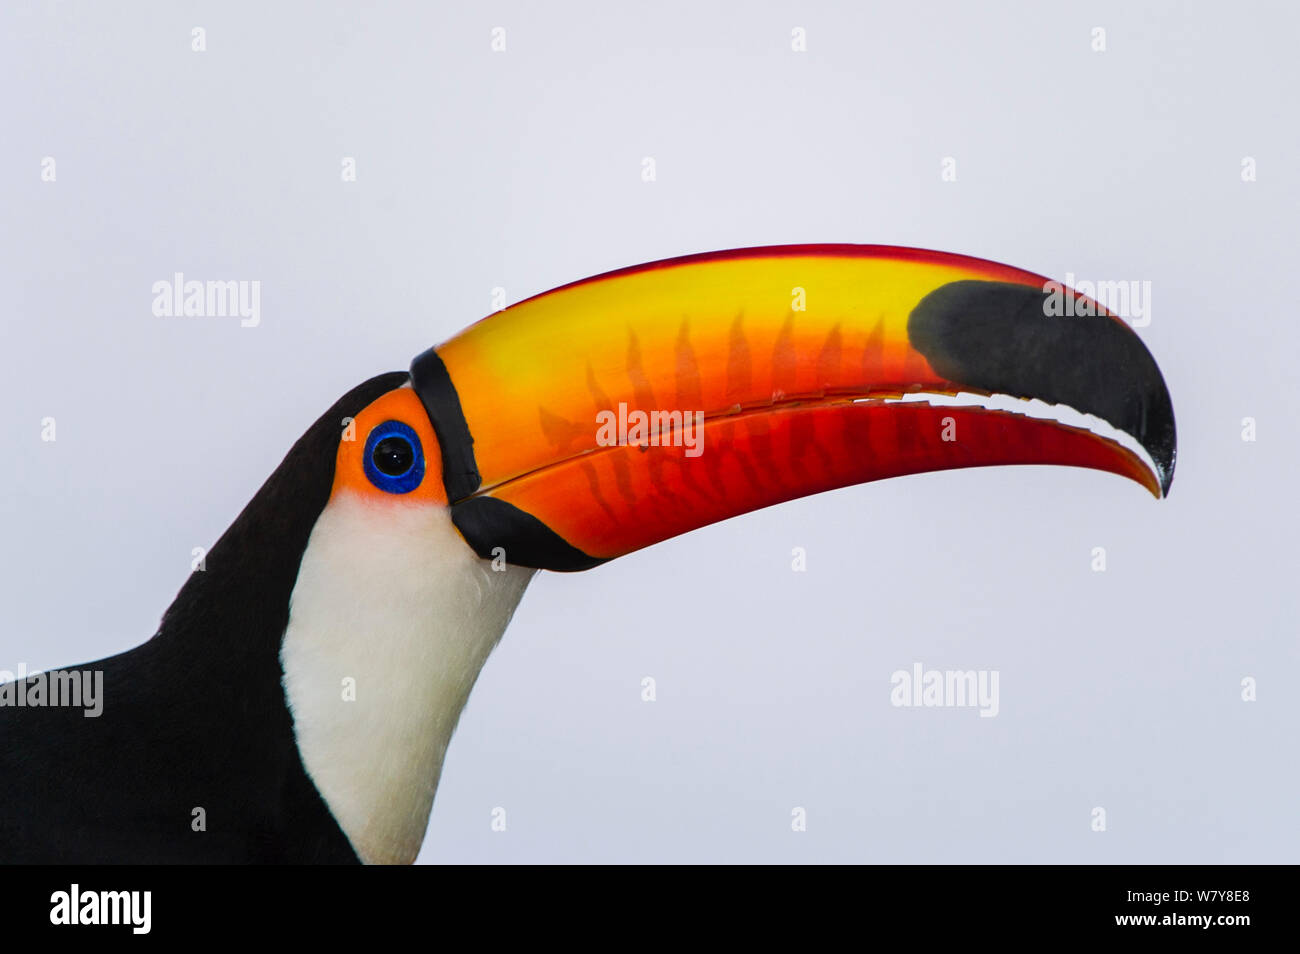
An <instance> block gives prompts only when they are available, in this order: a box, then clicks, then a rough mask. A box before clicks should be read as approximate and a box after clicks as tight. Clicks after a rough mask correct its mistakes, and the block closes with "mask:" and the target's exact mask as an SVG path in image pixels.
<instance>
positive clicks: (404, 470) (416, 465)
mask: <svg viewBox="0 0 1300 954" xmlns="http://www.w3.org/2000/svg"><path fill="white" fill-rule="evenodd" d="M381 444H382V445H383V446H382V447H381V446H380V445H381ZM362 459H363V461H364V463H365V468H366V477H367V478H368V479H369V481H370V482H371V483H372V484H374V485H375V486H376V487H378V488H379V489H380V490H382V491H384V492H385V493H389V494H409V493H410V492H411V491H412V490H414V489H415V488H416V487H418V486H420V484H421V483H422V482H423V480H424V450H423V448H421V446H420V438H419V435H417V434H416V433H415V431H414V430H412V429H411V428H410V427H408V426H407V425H405V424H403V423H402V422H401V421H384V423H382V424H378V425H376V426H375V427H374V428H373V429H372V430H371V431H370V436H369V437H367V438H366V451H365V455H364V457H363V458H362Z"/></svg>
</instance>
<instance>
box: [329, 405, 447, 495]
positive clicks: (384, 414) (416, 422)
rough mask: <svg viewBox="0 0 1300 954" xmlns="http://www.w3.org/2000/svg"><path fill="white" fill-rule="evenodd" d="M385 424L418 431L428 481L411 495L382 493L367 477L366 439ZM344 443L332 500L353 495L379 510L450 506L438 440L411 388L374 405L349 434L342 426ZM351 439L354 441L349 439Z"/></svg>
mask: <svg viewBox="0 0 1300 954" xmlns="http://www.w3.org/2000/svg"><path fill="white" fill-rule="evenodd" d="M385 421H401V422H402V423H403V424H405V425H406V426H407V427H410V428H411V429H412V430H414V431H415V433H416V435H418V436H419V438H420V444H421V447H422V450H423V453H424V480H423V481H421V482H420V485H419V486H418V487H416V488H415V489H414V490H412V491H410V492H409V493H404V494H394V493H388V492H387V491H384V490H381V489H380V488H378V487H376V486H375V485H374V484H373V483H371V482H370V478H369V477H367V476H366V470H365V462H364V454H365V449H366V438H367V437H369V436H370V432H371V431H372V430H374V428H375V427H376V426H377V425H379V424H382V423H384V422H385ZM339 428H340V434H341V435H342V439H341V440H340V441H339V450H338V457H337V458H336V460H335V465H334V487H333V489H332V490H331V491H330V496H331V498H332V497H334V496H336V495H339V494H343V493H352V494H356V495H357V496H359V497H360V498H361V499H363V500H365V501H367V502H368V503H373V504H374V505H376V506H396V505H398V504H412V503H423V504H429V503H436V504H441V505H443V506H446V504H447V494H446V491H445V490H444V489H443V484H442V454H441V452H440V451H439V449H438V439H437V438H436V437H435V436H434V433H433V426H432V425H431V424H430V423H429V416H428V415H427V414H426V413H425V410H424V405H422V404H421V403H420V399H419V398H418V397H417V396H416V394H415V392H414V391H412V390H411V389H410V388H406V387H404V388H398V389H397V390H395V391H389V392H388V393H387V394H385V395H383V396H382V397H380V398H378V399H377V400H375V401H373V402H371V404H370V405H369V406H367V407H366V409H365V410H363V411H362V412H361V413H360V414H358V415H357V416H356V418H355V419H354V420H353V422H352V429H351V430H350V431H349V430H348V429H345V428H344V425H343V423H342V422H339ZM349 436H351V438H352V439H351V440H348V439H347V438H348V437H349Z"/></svg>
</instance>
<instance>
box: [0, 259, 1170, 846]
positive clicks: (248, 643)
mask: <svg viewBox="0 0 1300 954" xmlns="http://www.w3.org/2000/svg"><path fill="white" fill-rule="evenodd" d="M1062 294H1065V295H1066V296H1068V297H1069V299H1070V301H1069V304H1070V307H1069V308H1065V309H1062V308H1060V307H1059V306H1060V296H1061V295H1062ZM1054 296H1055V298H1054ZM999 400H1001V401H1003V402H1004V404H1009V405H1010V406H1002V407H994V406H993V405H994V404H996V403H998V401H999ZM1044 408H1046V409H1047V412H1046V413H1041V411H1042V409H1044ZM1059 408H1066V409H1072V413H1073V414H1074V415H1075V421H1074V423H1067V422H1065V421H1062V420H1060V419H1059V418H1061V417H1063V416H1068V415H1066V414H1064V412H1062V413H1055V409H1059ZM1080 422H1082V423H1080ZM1175 450H1176V440H1175V429H1174V414H1173V406H1172V403H1171V400H1170V396H1169V392H1168V390H1167V388H1166V387H1165V383H1164V380H1163V378H1162V376H1161V373H1160V370H1159V368H1158V367H1157V365H1156V362H1155V360H1154V359H1153V358H1152V356H1151V354H1150V352H1149V351H1148V350H1147V348H1146V347H1145V346H1144V344H1143V342H1142V341H1141V339H1140V338H1139V337H1138V335H1137V334H1136V332H1135V331H1134V330H1133V329H1132V327H1131V326H1130V325H1129V324H1128V323H1127V322H1125V321H1124V320H1122V318H1121V317H1120V316H1118V315H1115V314H1113V313H1111V312H1110V311H1108V310H1107V309H1106V308H1104V307H1103V306H1102V305H1101V304H1099V303H1097V302H1094V301H1092V300H1091V299H1085V298H1083V297H1081V296H1076V295H1075V293H1074V292H1073V291H1072V290H1071V289H1069V288H1064V289H1063V288H1062V286H1061V285H1060V284H1059V283H1055V282H1051V281H1049V280H1048V279H1045V278H1043V277H1042V276H1039V275H1035V274H1032V273H1030V272H1026V271H1022V270H1020V269H1017V268H1012V267H1009V266H1005V265H1000V264H995V263H993V262H989V261H984V260H981V259H976V258H970V257H966V256H961V255H952V254H945V253H940V252H932V251H922V250H917V249H907V248H897V247H890V246H869V245H802V246H773V247H763V248H748V249H737V250H730V251H722V252H710V253H703V254H697V255H690V256H686V257H682V258H675V259H670V260H665V261H658V262H653V263H650V264H645V265H638V266H633V267H630V268H625V269H621V270H618V271H613V272H608V273H605V274H602V275H599V276H596V277H594V278H589V279H585V280H582V281H578V282H574V283H572V284H568V285H564V286H562V287H560V288H557V289H554V290H551V291H548V292H545V293H542V294H539V295H536V296H534V297H532V298H529V299H527V300H525V301H523V302H521V303H519V304H516V305H513V306H511V307H509V308H506V309H504V310H501V311H498V312H496V313H494V314H492V315H490V316H488V317H487V318H485V319H483V320H482V321H480V322H478V323H477V324H474V325H472V326H470V327H469V328H468V329H466V330H465V331H463V332H461V333H460V334H459V335H457V336H456V337H454V338H452V339H451V340H449V341H447V342H446V343H444V344H442V345H439V346H437V347H434V348H431V349H429V350H427V351H425V352H424V353H422V354H420V355H419V356H418V357H416V358H415V360H414V361H413V362H412V364H411V365H410V369H409V371H402V372H393V373H388V374H381V375H379V376H378V377H374V378H371V379H370V380H368V381H366V382H365V383H363V384H360V385H358V386H357V387H355V388H353V389H352V390H351V391H349V392H348V393H347V394H345V395H343V397H341V398H340V399H339V400H338V401H337V402H336V403H335V404H334V405H333V406H332V407H330V408H329V410H327V411H325V413H324V414H322V415H321V417H320V419H319V420H317V421H316V423H315V424H313V425H312V426H311V427H310V428H308V430H307V432H306V433H305V434H303V436H302V437H301V438H300V439H299V440H298V442H297V443H296V444H294V446H293V447H292V449H290V451H289V452H288V454H287V456H286V457H285V458H284V461H283V462H282V463H281V464H280V466H279V467H278V468H277V469H276V470H275V472H274V473H273V474H272V475H271V476H270V478H269V479H268V480H267V481H266V483H265V484H264V485H263V486H262V488H261V489H260V490H259V491H258V492H257V494H256V495H255V496H254V497H253V499H252V500H251V501H250V502H249V503H248V505H247V506H246V507H245V508H244V510H243V512H242V513H240V514H239V516H238V517H237V518H236V519H235V521H234V523H233V524H231V526H230V527H229V529H228V530H226V532H225V533H224V534H223V535H222V536H221V538H220V539H219V541H218V542H217V543H216V544H215V545H214V546H213V547H212V548H211V549H210V550H209V552H208V553H207V556H206V558H205V560H204V561H203V564H202V565H201V566H200V567H199V568H197V569H195V570H194V572H192V573H191V574H190V576H189V577H188V579H187V580H186V581H185V583H184V585H183V586H182V587H181V589H180V592H179V593H178V594H177V596H176V599H175V601H174V602H173V603H172V604H171V606H170V607H168V608H167V610H166V611H165V612H164V613H163V616H162V620H161V622H160V624H159V626H158V629H157V632H156V633H155V634H154V635H153V636H152V637H151V638H150V639H148V640H147V641H146V642H144V643H143V644H141V645H140V646H138V647H136V648H135V649H132V650H130V651H128V652H125V653H122V654H120V655H117V656H112V657H109V658H106V659H102V660H100V661H98V662H92V663H87V664H85V665H82V666H77V667H73V668H72V670H69V671H70V672H73V673H74V674H91V673H98V674H102V700H101V702H100V703H99V704H100V705H102V711H100V712H99V713H98V716H97V717H96V718H87V717H86V716H87V713H86V712H85V711H83V710H81V709H78V708H75V707H73V706H67V705H62V706H52V705H30V704H29V705H21V704H16V703H17V701H18V696H19V693H18V692H17V690H18V689H19V688H22V687H20V686H19V685H18V684H17V682H10V683H8V684H7V685H4V686H0V861H5V862H71V863H112V862H127V863H134V862H151V863H153V862H156V863H335V862H337V863H356V862H363V863H409V862H411V861H413V860H414V859H415V857H416V854H417V853H418V851H419V848H420V845H421V842H422V840H423V837H424V833H425V830H426V827H427V824H428V820H429V815H430V812H431V810H432V806H433V801H434V792H435V790H436V788H437V785H438V780H439V776H440V773H441V767H442V763H443V756H444V754H445V753H446V751H447V746H448V743H449V741H450V739H451V737H452V733H453V731H454V730H455V727H456V722H457V719H458V718H459V716H460V712H461V710H462V709H463V708H464V706H465V703H466V700H467V698H468V696H469V694H470V690H471V689H472V687H473V685H474V681H475V679H476V678H477V676H478V674H479V671H480V670H481V669H482V667H483V665H484V663H485V661H486V660H487V658H488V654H489V653H490V652H491V651H492V648H493V647H494V646H495V645H496V643H497V642H498V640H499V639H500V638H501V635H502V633H503V632H504V630H505V628H506V626H507V624H508V623H509V621H510V618H511V615H512V614H513V613H514V610H515V607H516V605H517V604H518V602H519V600H520V598H521V597H522V596H523V593H524V589H525V588H526V587H527V586H528V583H529V582H530V581H531V580H532V578H533V576H534V575H535V574H536V572H537V571H538V570H552V571H560V572H570V571H579V570H587V569H590V568H592V567H597V566H599V565H600V564H602V563H604V562H606V561H608V560H613V559H616V558H617V557H619V556H622V555H624V554H627V553H631V552H632V551H635V550H638V549H640V548H642V547H647V546H650V545H651V544H654V543H656V542H659V541H662V540H665V539H667V538H669V537H673V536H675V535H678V534H682V533H685V532H687V531H689V530H692V529H695V528H698V527H702V526H704V525H706V524H710V523H713V522H715V521H718V520H723V519H726V518H729V517H735V516H738V515H741V514H745V513H748V512H749V511H753V510H756V509H759V508H762V507H767V506H771V505H773V504H777V503H780V502H782V501H787V500H791V499H794V498H797V497H801V496H805V495H808V494H814V493H818V492H821V491H826V490H830V489H833V488H838V487H844V486H848V485H851V484H857V483H862V482H865V481H872V480H878V479H881V478H886V477H896V476H900V475H906V474H915V473H920V472H926V471H938V470H946V469H955V468H964V467H977V466H985V465H1001V464H1060V465H1067V466H1075V467H1087V468H1093V469H1095V470H1100V471H1109V472H1111V473H1114V474H1118V475H1121V476H1123V477H1128V478H1130V479H1131V480H1134V481H1136V482H1137V483H1139V484H1141V485H1142V486H1143V487H1145V488H1146V489H1147V490H1148V491H1150V492H1151V493H1152V494H1153V495H1154V496H1155V497H1157V498H1159V497H1161V496H1163V495H1166V494H1168V492H1169V487H1170V483H1171V481H1172V480H1173V474H1174V460H1175ZM40 678H41V676H28V677H27V682H28V683H31V682H32V681H33V680H36V679H40ZM27 688H31V687H30V686H29V687H27ZM199 818H201V819H202V824H199V823H197V822H196V819H199Z"/></svg>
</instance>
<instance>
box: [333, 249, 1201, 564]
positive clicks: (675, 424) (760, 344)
mask: <svg viewBox="0 0 1300 954" xmlns="http://www.w3.org/2000/svg"><path fill="white" fill-rule="evenodd" d="M1054 294H1055V295H1059V294H1067V295H1071V296H1073V293H1072V292H1071V291H1070V290H1069V289H1064V290H1062V289H1060V286H1058V285H1055V284H1054V283H1050V282H1049V281H1048V279H1045V278H1042V277H1040V276H1037V275H1032V274H1030V273H1027V272H1023V271H1020V270H1018V269H1013V268H1009V267H1006V266H1001V265H996V264H993V263H990V262H984V261H980V260H977V259H971V258H965V257H960V256H952V255H944V254H938V253H931V252H922V251H917V250H911V249H897V248H881V247H872V246H791V247H773V248H755V249H743V250H737V251H731V252H721V253H710V254H704V255H695V256H689V257H686V258H680V259H673V260H670V261H666V262H656V263H653V264H650V265H643V266H637V267H633V268H629V269H624V270H621V271H617V272H612V273H609V274H606V275H601V276H598V277H596V278H592V279H588V280H585V281H581V282H576V283H574V284H571V285H566V286H564V287H563V288H559V289H556V290H554V291H550V292H547V293H545V294H542V295H538V296H536V297H534V298H530V299H528V300H527V301H525V302H522V303H520V304H518V305H515V306H513V307H511V308H507V309H505V310H504V311H502V312H499V313H497V314H494V315H492V316H491V317H489V318H486V319H484V320H483V321H481V322H479V323H478V324H476V325H474V326H473V327H471V328H469V329H468V330H466V331H465V332H463V333H462V334H460V335H459V336H457V337H455V338H453V339H452V340H450V341H448V342H447V343H445V344H443V345H441V346H439V347H436V348H431V349H429V350H428V351H426V352H424V353H423V354H421V355H419V356H418V357H417V358H416V359H415V361H414V362H413V364H412V366H411V372H410V379H409V382H406V383H405V384H403V386H402V387H399V388H397V389H396V390H393V391H391V392H389V393H386V394H384V395H383V396H381V397H380V398H379V399H378V400H376V401H374V402H373V403H372V404H371V405H370V406H368V407H367V408H366V409H365V410H364V411H363V412H362V413H361V414H360V415H359V416H358V417H357V418H356V419H355V430H354V432H351V433H350V434H349V437H350V438H353V439H350V440H344V441H342V442H341V443H340V447H339V457H338V468H337V472H336V478H335V490H336V492H355V493H358V494H362V495H364V496H366V497H368V498H370V499H371V500H373V501H375V502H383V501H392V502H402V501H419V502H427V503H436V504H438V505H440V506H443V507H445V508H447V510H448V512H449V515H450V517H451V520H452V522H453V523H454V525H455V527H456V529H457V530H458V531H459V533H460V534H461V536H462V537H463V538H464V541H465V543H466V544H467V545H468V546H469V547H470V548H471V549H472V550H473V551H474V552H475V553H476V554H477V555H478V556H480V557H483V558H485V559H492V558H494V557H497V558H502V559H504V560H505V561H506V562H509V563H512V564H515V565H519V566H526V567H534V568H540V569H548V570H585V569H588V568H590V567H593V566H597V565H599V564H600V563H603V562H605V561H607V560H610V559H613V558H615V557H618V556H621V555H623V554H625V553H629V552H631V551H633V550H637V549H640V548H641V547H645V546H648V545H650V544H653V543H656V542H659V541H661V540H664V539H667V538H668V537H672V536H675V535H677V534H680V533H684V532H686V531H688V530H692V529H695V528H697V527H701V526H704V525H706V524H709V523H713V522H715V521H718V520H721V519H725V518H727V517H731V516H735V515H738V514H741V513H745V512H747V511H750V510H755V509H758V508H760V507H764V506H768V505H771V504H775V503H779V502H781V501H785V500H790V499H792V498H795V497H800V496H805V495H807V494H812V493H817V492H819V491H823V490H829V489H832V488H835V487H841V486H845V485H847V484H855V483H862V482H865V481H869V480H877V479H880V478H883V477H894V476H900V475H903V474H910V473H918V472H922V471H935V470H947V469H953V468H960V467H974V466H981V465H991V464H1063V465H1073V466H1080V467H1091V468H1094V469H1097V470H1104V471H1110V472H1113V473H1116V474H1120V475H1122V476H1125V477H1129V478H1130V479H1132V480H1135V481H1137V482H1138V483H1140V484H1142V485H1143V486H1144V487H1146V488H1147V489H1148V490H1149V491H1150V492H1151V493H1152V494H1154V495H1155V496H1157V497H1159V496H1161V495H1162V494H1166V493H1168V491H1169V486H1170V483H1171V482H1172V480H1173V474H1174V457H1175V431H1174V417H1173V407H1172V404H1171V402H1170V398H1169V393H1168V391H1167V390H1166V388H1165V385H1164V381H1163V379H1162V378H1161V375H1160V371H1159V369H1158V368H1157V366H1156V363H1155V360H1154V359H1153V358H1152V357H1151V354H1150V352H1148V351H1147V349H1146V347H1145V346H1144V345H1143V343H1142V341H1141V339H1140V338H1139V337H1138V336H1137V334H1136V333H1135V332H1134V331H1133V330H1132V329H1131V328H1130V327H1129V326H1128V325H1127V324H1125V323H1124V322H1123V321H1122V320H1120V319H1119V318H1117V317H1115V316H1112V315H1110V314H1109V313H1108V312H1106V310H1105V309H1104V308H1102V307H1101V306H1100V305H1095V304H1092V306H1091V308H1089V309H1084V308H1078V309H1074V308H1071V309H1069V314H1070V315H1071V317H1062V316H1061V314H1060V312H1059V310H1057V309H1054V308H1053V307H1052V304H1051V298H1052V296H1053V295H1054ZM1089 312H1090V314H1088V313H1089ZM1081 314H1088V316H1087V317H1077V316H1078V315H1081ZM999 395H1003V396H1008V397H1011V398H1018V399H1021V400H1023V401H1024V402H1026V406H1025V409H1024V412H1022V413H1017V412H1016V411H1012V410H1006V409H994V408H991V407H989V406H988V404H989V403H990V402H989V401H988V400H983V399H991V398H995V397H996V396H999ZM960 396H966V398H967V400H966V401H964V402H963V401H954V400H953V399H954V398H958V397H960ZM1030 401H1036V402H1039V405H1040V406H1041V407H1051V406H1063V407H1064V408H1066V409H1070V410H1073V411H1075V412H1078V413H1080V414H1084V415H1089V416H1090V417H1091V418H1092V419H1093V421H1094V422H1099V423H1100V424H1101V425H1102V427H1103V428H1104V429H1105V430H1106V431H1107V433H1105V434H1102V433H1097V432H1096V431H1095V430H1093V429H1088V428H1086V427H1080V426H1072V425H1068V424H1065V423H1062V422H1061V421H1060V420H1058V419H1056V418H1055V417H1051V416H1048V417H1044V416H1042V415H1041V414H1040V415H1039V416H1033V409H1032V408H1031V407H1030V406H1029V405H1028V402H1030Z"/></svg>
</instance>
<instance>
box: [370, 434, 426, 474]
mask: <svg viewBox="0 0 1300 954" xmlns="http://www.w3.org/2000/svg"><path fill="white" fill-rule="evenodd" d="M372 459H373V460H374V462H375V466H376V467H377V468H379V472H380V473H382V474H387V475H388V476H389V477H400V476H402V474H404V473H406V472H407V471H408V470H410V469H411V465H412V464H414V463H415V450H414V448H412V447H411V442H410V441H408V440H407V439H406V438H405V437H385V438H384V439H383V440H382V441H380V442H379V443H378V444H376V445H375V452H374V454H373V455H372Z"/></svg>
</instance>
